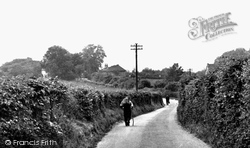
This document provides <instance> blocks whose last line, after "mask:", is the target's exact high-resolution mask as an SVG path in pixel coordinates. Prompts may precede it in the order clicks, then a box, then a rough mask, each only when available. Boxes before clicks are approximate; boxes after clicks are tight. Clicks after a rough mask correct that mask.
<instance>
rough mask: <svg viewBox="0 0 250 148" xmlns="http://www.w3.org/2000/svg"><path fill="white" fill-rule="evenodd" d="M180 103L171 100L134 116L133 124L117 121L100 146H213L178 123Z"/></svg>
mask: <svg viewBox="0 0 250 148" xmlns="http://www.w3.org/2000/svg"><path fill="white" fill-rule="evenodd" d="M177 106H178V101H176V100H170V105H168V106H165V107H164V108H161V109H158V110H156V111H153V112H151V113H147V114H144V115H141V116H138V117H136V118H134V122H135V125H134V126H129V127H126V126H125V124H124V123H119V124H117V125H116V126H114V128H113V129H112V130H111V131H110V132H109V133H107V135H106V136H105V137H104V138H103V139H102V140H101V141H100V142H99V143H98V145H97V148H210V147H209V146H208V145H206V144H205V143H204V142H202V141H201V140H199V139H198V138H196V137H194V136H193V135H192V134H190V133H188V132H186V131H185V130H184V129H183V128H182V127H181V126H180V125H179V124H178V123H177V121H176V109H177Z"/></svg>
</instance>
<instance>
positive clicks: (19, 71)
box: [0, 58, 41, 77]
mask: <svg viewBox="0 0 250 148" xmlns="http://www.w3.org/2000/svg"><path fill="white" fill-rule="evenodd" d="M3 75H4V76H17V75H25V76H28V77H32V76H35V77H39V76H41V64H40V62H39V61H34V60H32V59H31V58H26V59H14V60H13V61H11V62H7V63H5V64H3V65H2V66H1V67H0V76H3Z"/></svg>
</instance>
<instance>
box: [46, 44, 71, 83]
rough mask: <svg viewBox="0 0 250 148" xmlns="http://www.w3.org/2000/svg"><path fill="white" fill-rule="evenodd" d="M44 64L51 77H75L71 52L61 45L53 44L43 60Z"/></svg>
mask: <svg viewBox="0 0 250 148" xmlns="http://www.w3.org/2000/svg"><path fill="white" fill-rule="evenodd" d="M42 66H43V68H44V69H45V70H46V72H48V73H49V75H50V76H51V77H55V76H58V77H59V78H60V79H64V80H72V79H74V77H75V76H74V73H73V68H74V65H73V63H72V62H71V54H70V53H69V52H68V51H67V50H66V49H64V48H62V47H60V46H52V47H50V48H49V49H48V51H47V52H46V54H45V55H44V57H43V60H42Z"/></svg>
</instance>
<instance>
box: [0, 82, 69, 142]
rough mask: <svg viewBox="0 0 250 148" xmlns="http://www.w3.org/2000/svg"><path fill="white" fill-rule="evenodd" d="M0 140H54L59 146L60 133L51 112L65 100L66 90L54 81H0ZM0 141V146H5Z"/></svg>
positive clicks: (56, 115) (57, 116)
mask: <svg viewBox="0 0 250 148" xmlns="http://www.w3.org/2000/svg"><path fill="white" fill-rule="evenodd" d="M0 81H1V85H0V87H1V88H0V99H1V100H0V101H1V102H0V117H1V118H0V129H1V130H0V137H1V138H0V139H3V140H7V139H8V140H21V141H25V140H27V141H31V140H48V139H49V140H54V141H56V142H57V144H58V145H55V147H61V146H62V140H63V137H62V135H61V133H62V130H61V128H60V126H59V123H58V118H59V115H58V114H56V113H55V111H56V108H57V107H59V106H60V102H63V101H64V100H66V99H67V97H66V88H65V87H64V86H62V85H60V84H58V83H57V82H56V81H40V80H36V79H25V78H24V77H16V78H15V77H13V78H10V79H8V78H7V79H4V78H1V79H0ZM3 140H2V141H1V143H0V146H1V147H5V144H4V143H2V142H4V141H3Z"/></svg>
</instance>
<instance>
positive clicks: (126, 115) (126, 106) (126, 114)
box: [120, 96, 134, 126]
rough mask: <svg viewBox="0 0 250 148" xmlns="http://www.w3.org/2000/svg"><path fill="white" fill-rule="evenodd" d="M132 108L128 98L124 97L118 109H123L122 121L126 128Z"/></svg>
mask: <svg viewBox="0 0 250 148" xmlns="http://www.w3.org/2000/svg"><path fill="white" fill-rule="evenodd" d="M133 106H134V105H133V103H132V101H131V99H130V97H129V96H127V97H125V98H124V99H123V100H122V102H121V104H120V107H121V108H123V114H124V121H125V125H126V126H129V121H130V119H131V113H132V111H131V110H132V108H133Z"/></svg>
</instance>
